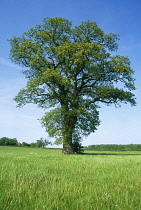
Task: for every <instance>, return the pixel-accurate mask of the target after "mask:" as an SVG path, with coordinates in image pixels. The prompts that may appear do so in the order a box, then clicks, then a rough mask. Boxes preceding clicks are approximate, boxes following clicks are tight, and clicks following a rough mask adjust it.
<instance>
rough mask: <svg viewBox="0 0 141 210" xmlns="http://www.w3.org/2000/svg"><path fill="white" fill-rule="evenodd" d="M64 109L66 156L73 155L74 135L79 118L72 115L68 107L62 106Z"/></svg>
mask: <svg viewBox="0 0 141 210" xmlns="http://www.w3.org/2000/svg"><path fill="white" fill-rule="evenodd" d="M62 108H63V113H62V115H63V128H62V135H63V153H64V154H73V153H74V151H73V144H72V141H73V133H74V129H75V124H76V121H77V117H76V116H74V115H72V116H71V115H70V112H69V109H68V107H67V106H62Z"/></svg>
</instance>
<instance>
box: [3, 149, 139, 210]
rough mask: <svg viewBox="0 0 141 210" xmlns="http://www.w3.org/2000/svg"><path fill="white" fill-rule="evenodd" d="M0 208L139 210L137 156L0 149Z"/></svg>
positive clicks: (32, 209)
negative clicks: (64, 153)
mask: <svg viewBox="0 0 141 210" xmlns="http://www.w3.org/2000/svg"><path fill="white" fill-rule="evenodd" d="M0 209H1V210H44V209H45V210H89V209H92V210H109V209H112V210H126V209H128V210H130V209H131V210H136V209H137V210H140V209H141V152H107V151H106V152H96V151H94V152H92V151H86V153H84V154H83V155H63V154H62V152H61V150H60V149H43V148H23V147H4V146H1V147H0Z"/></svg>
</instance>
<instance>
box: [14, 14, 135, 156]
mask: <svg viewBox="0 0 141 210" xmlns="http://www.w3.org/2000/svg"><path fill="white" fill-rule="evenodd" d="M118 39H119V36H118V35H116V34H113V33H109V34H106V33H104V31H103V30H102V29H101V28H99V27H98V26H97V24H96V23H95V22H93V21H83V22H82V23H81V24H80V25H78V26H74V27H73V26H72V23H71V21H69V20H67V19H64V18H45V19H44V20H43V24H40V25H36V26H35V28H31V29H29V31H28V32H25V33H23V35H22V36H21V37H12V38H11V39H10V44H11V53H10V57H11V59H12V61H13V62H14V63H16V64H18V65H21V66H23V67H26V69H25V70H23V71H22V72H23V74H25V76H26V78H27V85H26V87H25V88H23V89H21V90H20V91H19V93H18V95H17V96H16V97H15V101H16V102H17V103H18V106H19V107H22V106H23V105H25V104H27V103H33V104H37V105H38V107H41V108H43V109H45V110H46V109H48V112H45V115H44V116H43V118H42V119H41V123H42V125H43V126H45V128H46V131H47V133H48V135H49V136H50V137H55V138H56V142H58V143H61V142H62V143H63V149H64V153H73V148H74V147H73V144H75V145H76V142H77V143H79V142H80V141H81V137H83V136H88V135H89V134H90V133H92V132H95V130H96V129H97V126H98V125H99V124H100V121H99V109H98V108H99V107H100V104H101V103H105V104H107V105H110V104H115V105H116V106H118V105H120V104H121V103H122V102H124V103H127V102H129V103H130V104H131V105H135V104H136V102H135V98H134V94H133V93H132V92H131V91H132V90H135V86H134V78H133V73H134V71H133V70H132V68H131V66H130V60H129V59H128V57H125V56H120V55H116V53H114V52H116V51H117V49H118V44H117V41H118Z"/></svg>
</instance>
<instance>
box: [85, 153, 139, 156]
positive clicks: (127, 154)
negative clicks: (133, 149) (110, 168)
mask: <svg viewBox="0 0 141 210" xmlns="http://www.w3.org/2000/svg"><path fill="white" fill-rule="evenodd" d="M82 155H113V156H115V155H117V156H136V155H141V154H136V153H133V154H130V153H126V154H123V153H118V152H117V153H108V152H103V153H102V152H98V153H94V152H93V153H92V152H91V153H87V152H85V153H83V154H82Z"/></svg>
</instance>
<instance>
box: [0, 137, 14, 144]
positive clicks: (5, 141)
mask: <svg viewBox="0 0 141 210" xmlns="http://www.w3.org/2000/svg"><path fill="white" fill-rule="evenodd" d="M16 144H17V139H16V138H13V139H12V138H8V137H2V138H1V139H0V146H16Z"/></svg>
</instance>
